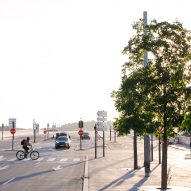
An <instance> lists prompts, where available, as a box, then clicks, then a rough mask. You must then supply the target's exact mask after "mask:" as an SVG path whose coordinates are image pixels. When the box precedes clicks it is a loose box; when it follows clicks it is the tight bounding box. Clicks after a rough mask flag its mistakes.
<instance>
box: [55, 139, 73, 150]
mask: <svg viewBox="0 0 191 191" xmlns="http://www.w3.org/2000/svg"><path fill="white" fill-rule="evenodd" d="M70 146H71V141H70V138H69V137H68V136H59V137H58V138H57V139H56V140H55V149H58V148H60V147H63V148H67V149H69V148H70Z"/></svg>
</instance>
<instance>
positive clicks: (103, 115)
mask: <svg viewBox="0 0 191 191" xmlns="http://www.w3.org/2000/svg"><path fill="white" fill-rule="evenodd" d="M97 115H98V116H102V117H107V112H106V111H98V112H97Z"/></svg>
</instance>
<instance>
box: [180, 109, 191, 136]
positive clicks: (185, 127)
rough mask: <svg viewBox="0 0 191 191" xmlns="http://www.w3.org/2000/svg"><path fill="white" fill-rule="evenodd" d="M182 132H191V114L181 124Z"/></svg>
mask: <svg viewBox="0 0 191 191" xmlns="http://www.w3.org/2000/svg"><path fill="white" fill-rule="evenodd" d="M181 127H182V129H181V130H182V131H186V132H189V133H190V132H191V112H189V113H188V114H187V115H185V117H184V120H183V121H182V124H181Z"/></svg>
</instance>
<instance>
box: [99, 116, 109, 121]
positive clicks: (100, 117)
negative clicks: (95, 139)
mask: <svg viewBox="0 0 191 191" xmlns="http://www.w3.org/2000/svg"><path fill="white" fill-rule="evenodd" d="M97 121H107V118H106V117H102V116H99V117H98V118H97Z"/></svg>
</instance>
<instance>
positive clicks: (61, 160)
mask: <svg viewBox="0 0 191 191" xmlns="http://www.w3.org/2000/svg"><path fill="white" fill-rule="evenodd" d="M67 160H68V158H62V159H60V161H59V162H61V163H62V162H66V161H67Z"/></svg>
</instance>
